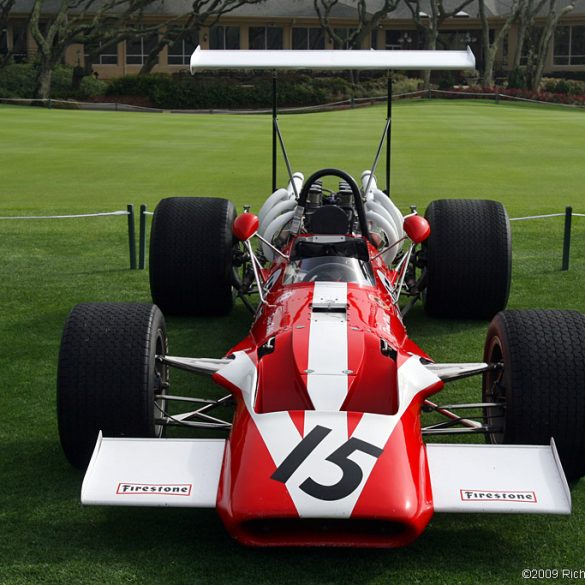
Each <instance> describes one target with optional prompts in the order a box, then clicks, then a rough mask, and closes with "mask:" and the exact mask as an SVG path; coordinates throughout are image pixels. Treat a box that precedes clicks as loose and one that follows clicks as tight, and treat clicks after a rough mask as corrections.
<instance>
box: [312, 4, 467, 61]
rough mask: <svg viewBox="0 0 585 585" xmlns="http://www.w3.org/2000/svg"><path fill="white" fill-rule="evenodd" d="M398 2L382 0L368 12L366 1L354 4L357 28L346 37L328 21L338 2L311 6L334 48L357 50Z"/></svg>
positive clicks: (394, 8)
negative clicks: (374, 8)
mask: <svg viewBox="0 0 585 585" xmlns="http://www.w3.org/2000/svg"><path fill="white" fill-rule="evenodd" d="M470 1H471V0H470ZM399 2H400V0H384V2H383V3H382V4H381V6H380V7H379V8H378V10H376V11H374V12H368V3H367V0H357V1H356V2H355V4H356V11H357V17H358V23H357V27H356V28H355V29H354V30H352V31H351V32H350V33H349V34H348V35H347V37H345V36H341V35H340V34H338V33H337V32H336V31H335V28H336V27H334V26H333V25H332V24H331V20H330V19H331V16H332V12H333V10H334V9H335V7H336V6H337V5H338V3H339V2H338V0H313V6H314V8H315V12H316V14H317V16H318V18H319V24H320V25H321V28H323V29H324V30H325V32H326V33H327V34H328V35H329V37H330V38H331V40H332V41H333V42H334V44H335V46H336V47H338V48H346V47H347V48H349V49H359V48H360V47H361V44H362V42H363V40H364V39H365V38H366V37H367V36H368V35H369V34H370V33H371V32H372V30H375V29H376V28H377V27H378V25H379V24H380V22H381V21H382V20H383V19H384V18H386V16H387V15H388V14H390V13H391V12H393V11H394V10H396V7H397V6H398V4H399Z"/></svg>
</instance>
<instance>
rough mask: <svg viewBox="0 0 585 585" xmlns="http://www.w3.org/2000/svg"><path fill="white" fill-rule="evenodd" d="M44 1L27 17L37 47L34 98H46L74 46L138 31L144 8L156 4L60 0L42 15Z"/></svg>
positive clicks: (140, 0) (147, 0)
mask: <svg viewBox="0 0 585 585" xmlns="http://www.w3.org/2000/svg"><path fill="white" fill-rule="evenodd" d="M44 1H45V0H35V1H34V4H33V8H32V11H31V15H30V21H29V22H30V31H31V35H32V37H33V39H34V40H35V43H36V45H37V54H38V62H39V68H38V77H37V89H36V94H37V96H38V97H41V98H47V97H49V95H50V91H51V75H52V70H53V68H54V67H55V65H57V63H59V62H60V61H61V60H62V59H63V56H64V54H65V51H66V50H67V47H69V46H70V45H72V44H74V43H82V44H92V43H93V44H94V45H95V44H99V42H100V40H101V39H103V38H105V39H108V40H109V41H111V42H112V43H113V42H114V39H117V38H121V37H123V36H124V35H128V34H129V32H130V30H134V31H135V30H137V29H138V24H135V23H138V22H139V21H140V20H141V17H142V14H143V11H144V8H146V7H147V6H148V5H149V4H152V3H153V2H154V1H155V0H104V1H103V2H101V3H100V4H99V6H97V7H96V4H97V2H96V0H60V2H59V4H58V7H57V10H56V11H54V12H53V11H52V12H51V13H50V14H47V13H46V11H43V6H44Z"/></svg>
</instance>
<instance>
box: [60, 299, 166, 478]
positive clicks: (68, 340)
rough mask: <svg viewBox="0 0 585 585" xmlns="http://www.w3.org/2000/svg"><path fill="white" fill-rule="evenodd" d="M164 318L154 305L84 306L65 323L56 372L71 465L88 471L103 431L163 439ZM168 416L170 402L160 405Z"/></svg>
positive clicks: (64, 439) (63, 440)
mask: <svg viewBox="0 0 585 585" xmlns="http://www.w3.org/2000/svg"><path fill="white" fill-rule="evenodd" d="M166 352H167V335H166V327H165V320H164V317H163V315H162V313H161V311H160V310H159V308H158V307H156V306H155V305H142V304H136V303H84V304H80V305H77V306H76V307H75V308H74V309H73V310H72V311H71V313H70V314H69V317H68V318H67V321H66V323H65V328H64V331H63V337H62V340H61V350H60V353H59V367H58V374H57V419H58V424H59V436H60V439H61V445H62V447H63V451H64V453H65V456H66V457H67V459H68V460H69V462H70V463H71V464H72V465H73V466H74V467H78V468H81V469H84V468H85V467H87V465H88V463H89V461H90V459H91V455H92V452H93V448H94V446H95V443H96V439H97V436H98V433H99V431H100V430H101V431H102V433H103V434H104V436H107V437H157V436H161V435H162V427H161V426H159V425H157V424H156V423H155V418H157V417H158V416H159V415H160V411H159V410H158V408H157V407H156V405H155V394H164V393H165V389H166V382H167V378H168V372H167V368H166V367H165V366H163V365H162V364H159V363H157V362H156V357H155V356H156V355H164V354H166ZM157 404H158V406H159V408H162V409H163V410H164V401H161V400H159V401H157Z"/></svg>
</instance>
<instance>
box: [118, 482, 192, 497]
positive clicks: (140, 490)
mask: <svg viewBox="0 0 585 585" xmlns="http://www.w3.org/2000/svg"><path fill="white" fill-rule="evenodd" d="M192 488H193V484H190V483H177V484H153V483H126V482H121V483H119V484H118V488H117V489H116V495H119V496H124V495H133V496H136V495H144V496H190V495H191V489H192Z"/></svg>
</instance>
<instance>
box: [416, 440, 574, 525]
mask: <svg viewBox="0 0 585 585" xmlns="http://www.w3.org/2000/svg"><path fill="white" fill-rule="evenodd" d="M427 456H428V462H429V472H430V475H431V484H432V487H433V503H434V508H435V511H436V512H495V513H527V514H530V513H532V514H570V513H571V494H570V492H569V486H568V485H567V480H566V479H565V474H564V472H563V468H562V467H561V464H560V461H559V458H558V454H557V452H556V448H555V446H554V442H551V445H550V446H542V447H541V446H534V445H525V446H518V445H455V444H449V445H446V444H443V445H439V444H429V445H427Z"/></svg>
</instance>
